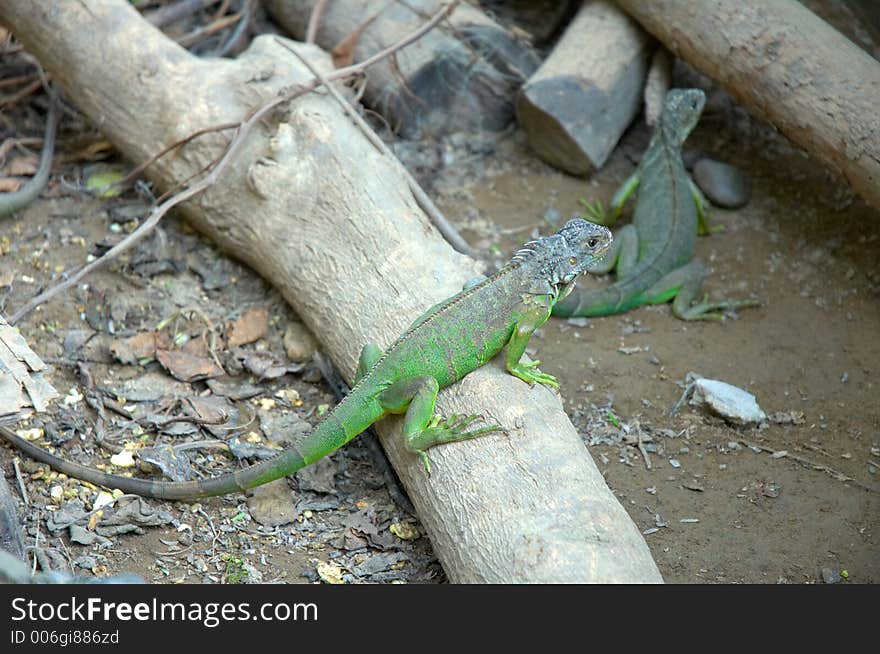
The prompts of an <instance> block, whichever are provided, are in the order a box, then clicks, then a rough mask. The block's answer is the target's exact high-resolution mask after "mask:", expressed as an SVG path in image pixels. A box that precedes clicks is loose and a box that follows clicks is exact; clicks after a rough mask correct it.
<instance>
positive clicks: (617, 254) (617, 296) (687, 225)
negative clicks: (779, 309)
mask: <svg viewBox="0 0 880 654" xmlns="http://www.w3.org/2000/svg"><path fill="white" fill-rule="evenodd" d="M704 104H705V95H704V94H703V92H702V91H701V90H699V89H673V90H671V91H669V93H668V94H667V95H666V101H665V105H664V108H663V113H662V115H661V116H660V121H659V123H658V125H657V128H656V130H655V131H654V135H653V137H652V138H651V143H650V145H649V146H648V149H647V151H646V152H645V155H644V157H642V161H641V162H640V163H639V166H638V168H637V170H636V172H635V173H634V174H633V175H632V176H631V177H630V178H629V179H628V180H627V181H626V182H624V184H623V185H622V186H621V188H620V190H618V191H617V193H616V194H615V195H614V198H613V199H612V201H611V215H610V216H608V217H607V218H606V216H605V215H604V211H602V209H601V205H598V204H597V205H596V206H595V207H593V208H592V215H591V216H590V217H591V218H592V219H593V220H596V221H597V222H600V223H603V224H608V225H610V224H613V222H614V221H616V220H617V218H618V217H619V216H620V210H621V208H622V207H623V204H624V203H625V202H626V200H627V198H629V196H630V195H632V194H633V193H634V192H635V190H636V188H637V187H639V186H641V189H640V190H639V194H638V199H637V200H636V207H635V213H634V214H633V221H632V224H631V225H627V226H626V227H624V228H622V229H621V230H620V231H619V232H618V233H617V235H616V236H615V238H614V245H613V246H612V248H611V250H610V252H609V253H608V254H607V255H606V256H605V258H604V259H603V261H602V262H601V263H600V264H599V265H598V266H594V267H593V268H591V269H590V272H591V273H597V274H601V273H607V272H610V271H611V270H612V269H614V268H615V267H616V268H617V281H616V282H615V283H614V284H611V285H609V286H606V287H605V288H602V289H584V290H580V291H576V292H574V293H572V294H571V295H570V296H569V297H568V298H567V299H566V300H565V301H564V302H560V303H559V304H557V305H556V306H555V307H554V309H553V315H556V316H607V315H610V314H614V313H621V312H624V311H628V310H630V309H634V308H636V307H639V306H642V305H644V304H663V303H665V302H669V301H670V300H672V313H673V314H674V315H675V316H676V317H678V318H680V319H682V320H700V319H707V318H711V319H720V318H721V317H722V315H723V314H722V313H721V311H722V310H724V309H729V308H739V307H750V306H755V305H757V304H758V302H757V301H755V300H722V301H719V302H707V301H706V299H705V297H704V298H703V299H702V300H701V301H700V302H696V303H695V300H696V299H697V296H698V294H699V292H700V287H701V285H702V283H703V278H704V277H705V276H706V268H705V267H704V266H703V264H701V263H700V262H699V261H692V259H693V256H694V250H695V248H696V241H697V234H698V233H700V234H704V233H708V232H709V231H712V230H709V229H708V227H707V226H706V222H705V215H704V206H705V204H706V201H705V199H704V198H703V196H702V193H700V191H699V189H697V187H696V186H695V185H694V183H693V182H692V181H691V179H690V177H689V176H688V173H687V170H686V169H685V167H684V162H683V161H682V158H681V146H682V144H683V143H684V140H685V139H686V138H687V136H688V134H690V132H691V130H692V129H693V128H694V126H695V125H696V124H697V121H698V120H699V118H700V113H701V112H702V110H703V105H704Z"/></svg>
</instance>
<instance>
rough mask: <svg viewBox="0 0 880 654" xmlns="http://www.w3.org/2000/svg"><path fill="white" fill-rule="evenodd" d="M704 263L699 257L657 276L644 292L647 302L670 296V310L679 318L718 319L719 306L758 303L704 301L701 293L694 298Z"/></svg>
mask: <svg viewBox="0 0 880 654" xmlns="http://www.w3.org/2000/svg"><path fill="white" fill-rule="evenodd" d="M705 277H706V267H705V266H704V265H703V264H702V263H700V262H699V261H692V262H691V263H689V264H687V265H685V266H682V267H681V268H678V269H676V270H673V271H672V272H671V273H669V274H668V275H666V276H665V277H663V278H662V279H660V281H658V282H657V283H656V284H654V286H652V287H651V288H650V289H648V290H647V291H646V292H645V294H644V296H645V302H646V303H648V304H662V303H664V302H669V300H672V313H673V314H674V315H675V317H676V318H680V319H681V320H720V319H721V318H722V317H723V315H724V314H723V313H722V310H723V309H739V308H743V307H754V306H758V305H759V304H760V302H758V301H757V300H719V301H717V302H707V301H706V298H705V297H704V298H703V299H702V300H701V301H700V302H696V303H695V300H696V298H697V296H698V295H699V293H700V287H701V286H702V284H703V279H704V278H705Z"/></svg>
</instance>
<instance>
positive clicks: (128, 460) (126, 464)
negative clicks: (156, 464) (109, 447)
mask: <svg viewBox="0 0 880 654" xmlns="http://www.w3.org/2000/svg"><path fill="white" fill-rule="evenodd" d="M110 463H112V464H113V465H115V466H116V467H118V468H133V467H134V457H133V456H132V455H131V450H122V451H121V452H118V453H116V454H114V455H113V456H111V457H110Z"/></svg>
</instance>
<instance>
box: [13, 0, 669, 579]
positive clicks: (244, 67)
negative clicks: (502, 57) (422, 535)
mask: <svg viewBox="0 0 880 654" xmlns="http://www.w3.org/2000/svg"><path fill="white" fill-rule="evenodd" d="M0 23H2V24H3V25H5V26H6V27H8V28H10V29H11V30H12V31H13V32H14V33H15V35H16V36H17V37H18V38H19V39H20V40H21V41H22V42H23V43H24V44H25V47H26V48H27V49H28V51H29V52H30V53H31V54H33V55H34V56H36V57H37V58H38V59H39V60H40V62H41V63H42V64H43V66H44V67H45V69H46V70H47V71H49V72H50V73H51V74H52V76H53V79H55V80H57V81H58V83H59V84H60V85H61V86H62V87H63V88H64V90H65V92H66V94H67V97H68V98H69V99H70V100H72V101H73V102H74V103H75V104H76V105H77V106H78V107H79V109H80V110H81V111H83V112H84V113H85V114H86V115H88V116H90V117H91V119H92V120H93V121H94V122H95V123H96V124H98V125H99V126H100V127H101V128H102V130H103V131H104V132H105V134H106V135H107V137H108V138H109V139H110V140H111V141H113V142H114V143H115V144H116V145H117V147H119V148H120V150H121V151H122V152H123V153H125V155H126V156H128V157H129V158H130V159H131V160H133V161H136V162H140V161H143V160H145V159H147V158H148V157H149V156H150V155H151V154H152V153H154V152H156V151H159V150H160V149H161V148H162V147H163V146H165V145H168V144H170V143H174V142H177V141H178V140H180V139H181V138H183V137H185V136H187V135H189V134H191V133H193V132H195V131H196V130H199V129H202V128H205V127H207V126H210V125H214V124H219V123H228V122H231V121H236V120H239V119H241V117H242V116H243V115H244V114H245V113H246V112H247V110H248V109H249V108H250V107H252V106H254V105H256V104H259V103H260V102H261V101H264V100H267V99H269V98H272V97H274V96H275V95H276V94H277V93H278V92H279V90H281V89H285V88H289V87H290V86H291V85H292V84H296V83H298V82H305V81H307V80H308V79H310V78H311V76H310V74H309V73H308V71H307V70H306V68H305V67H304V66H303V64H302V63H301V61H300V60H299V59H297V58H296V57H295V56H293V55H292V54H291V52H290V51H289V50H288V49H287V48H288V47H289V48H293V49H296V51H297V52H299V53H300V54H301V55H302V56H303V57H306V58H308V59H309V60H310V61H312V62H314V63H315V65H316V66H318V68H319V69H320V70H322V71H328V70H330V65H329V62H328V60H327V58H326V56H325V55H324V53H322V52H321V51H319V50H318V49H317V48H316V47H313V46H307V45H303V44H296V43H293V42H287V41H286V40H284V39H280V38H279V37H274V36H265V37H260V38H258V39H256V40H255V41H254V42H253V44H252V46H251V47H250V48H249V49H248V50H247V51H246V52H244V53H243V54H242V55H241V56H239V57H238V58H237V59H236V60H227V59H213V60H199V59H197V58H194V57H193V56H191V55H190V54H189V53H187V52H186V51H185V50H183V49H182V48H180V47H179V46H178V45H177V44H175V43H173V42H171V41H169V40H168V39H167V38H165V37H164V36H163V35H162V34H161V33H160V32H158V31H157V30H156V29H154V28H153V27H152V26H150V25H149V24H148V23H147V22H146V21H145V20H143V19H142V18H141V17H140V16H139V15H138V14H137V12H136V11H134V10H133V9H132V8H131V7H130V6H129V5H128V3H126V2H124V0H80V2H76V3H66V4H64V5H59V4H57V3H55V2H54V1H53V0H41V1H35V2H31V3H4V4H0ZM282 42H283V43H282ZM285 45H286V47H285ZM278 114H280V115H278ZM223 142H224V141H223V138H222V137H221V136H218V135H217V134H211V135H208V136H206V137H204V138H200V139H197V140H194V141H192V142H190V143H188V144H187V145H186V146H184V147H183V148H182V149H181V150H180V151H179V152H178V153H177V155H176V156H173V157H166V158H164V159H161V160H160V161H159V162H158V163H157V164H156V165H155V166H153V167H151V169H150V171H149V174H150V176H151V177H152V179H153V180H154V182H155V183H156V184H157V185H158V186H159V187H161V188H171V187H173V186H175V184H177V183H178V182H180V181H181V180H185V179H188V178H189V177H190V176H191V175H192V174H194V173H196V172H197V171H199V170H201V169H202V168H203V167H204V166H205V165H206V164H208V163H209V162H211V161H213V160H214V159H215V158H216V157H217V155H218V153H219V151H220V149H221V148H222V145H223ZM181 207H182V209H181V210H182V212H183V214H184V215H185V216H186V218H187V219H188V220H189V222H190V223H191V224H192V225H193V226H194V227H196V228H197V229H199V230H200V231H202V232H203V233H205V234H207V235H208V236H210V237H211V238H212V239H214V241H215V242H216V243H217V244H218V245H219V246H220V247H221V248H222V249H224V250H225V251H227V252H229V253H230V254H232V255H233V256H235V257H238V258H239V259H241V260H242V261H244V262H246V263H247V264H249V265H250V266H252V267H253V268H254V269H255V270H256V271H258V272H259V273H260V274H262V275H263V276H264V277H265V278H266V279H267V280H269V281H270V282H271V283H273V284H274V285H275V286H276V287H277V288H278V289H279V291H280V292H281V293H282V294H283V296H284V297H285V299H286V300H287V301H288V302H289V303H290V304H291V305H292V306H293V307H294V309H295V310H296V311H297V313H298V314H299V316H300V317H301V318H302V320H303V322H305V323H306V324H307V325H308V326H309V327H310V329H311V330H312V331H313V332H314V333H315V334H317V335H319V340H320V341H321V343H322V345H323V347H324V348H325V349H326V351H327V352H328V353H329V354H330V356H331V358H332V359H333V361H334V362H335V364H336V366H337V367H338V368H339V369H340V370H341V371H342V372H343V374H345V376H346V377H347V378H348V379H349V380H350V379H351V378H352V376H353V374H354V371H355V368H356V362H357V357H358V354H359V350H360V347H361V344H362V343H364V342H367V341H372V342H376V343H378V344H379V345H380V346H381V345H388V344H389V343H391V342H392V341H393V339H394V338H395V337H396V336H397V335H398V334H399V333H401V332H402V331H403V330H404V329H405V328H406V327H407V326H408V325H409V324H410V323H411V322H412V320H413V318H414V317H416V316H418V315H420V314H421V313H422V312H423V311H424V310H425V309H426V308H428V307H429V306H431V305H433V304H435V303H436V302H437V301H439V300H442V299H443V298H445V297H447V296H449V295H450V294H452V293H453V292H455V291H456V290H457V289H459V288H461V285H462V283H463V282H464V281H465V280H466V279H468V278H469V277H471V276H473V274H474V272H476V269H477V266H476V265H475V263H474V262H473V260H471V259H470V258H468V257H466V256H464V255H460V254H458V253H456V252H455V251H454V250H452V248H451V247H450V246H449V245H448V244H447V243H446V242H445V241H444V240H443V239H442V238H440V236H439V235H438V234H437V232H436V231H435V230H434V229H433V227H432V226H431V224H430V222H429V221H428V219H427V218H426V216H425V215H424V214H423V213H422V211H421V210H420V209H419V208H418V206H417V204H416V202H415V200H414V199H413V197H412V194H411V193H410V191H409V189H408V186H407V184H406V182H405V181H404V178H403V176H402V175H401V169H400V164H399V162H398V161H397V160H396V159H393V158H391V157H388V156H387V155H383V154H382V153H380V152H379V150H378V149H376V148H375V147H374V146H373V145H371V144H370V142H369V141H368V140H367V139H366V138H365V137H364V135H363V133H362V132H360V131H359V130H358V128H357V127H356V126H355V125H354V124H353V123H352V122H351V121H350V120H349V119H348V117H347V116H346V115H345V113H344V112H343V110H342V109H341V108H340V107H339V105H338V104H336V103H335V101H334V100H333V99H332V98H330V97H328V96H327V95H326V94H317V93H313V94H310V95H306V96H304V97H301V98H299V99H297V100H296V101H295V102H293V103H292V104H291V105H290V106H289V107H288V108H287V111H286V113H285V112H282V111H280V110H279V111H277V112H276V115H274V116H272V117H271V118H270V117H268V116H267V117H266V118H265V119H264V121H263V122H262V123H261V128H260V129H256V130H254V131H253V132H252V133H251V134H250V135H249V138H248V141H247V142H246V143H245V144H244V146H243V147H242V148H241V149H240V150H239V153H238V157H237V158H236V159H235V160H233V161H232V162H231V163H230V165H229V167H228V168H227V169H226V171H225V172H224V173H223V175H222V176H221V177H220V179H219V183H218V184H216V185H214V186H212V187H211V188H209V189H208V190H207V191H205V192H204V193H203V194H201V195H199V196H197V197H195V198H194V199H192V200H190V201H188V202H187V203H185V204H183V205H181ZM438 410H439V411H441V412H443V413H444V414H446V415H448V414H450V413H466V414H469V413H480V414H482V415H484V416H485V417H486V419H487V420H488V421H490V422H498V423H500V424H502V425H505V426H508V427H509V429H510V431H509V434H508V435H488V436H486V437H484V438H479V439H475V440H473V441H468V442H463V443H454V444H449V445H446V446H443V447H438V448H434V450H432V452H431V458H432V462H433V472H432V474H431V476H430V477H428V476H427V475H425V472H424V469H423V468H422V466H421V462H420V460H419V458H418V457H415V456H412V455H411V454H410V453H409V452H407V451H405V449H404V447H403V443H402V439H401V437H400V420H399V419H388V420H383V421H380V423H378V424H377V431H379V433H380V436H381V439H382V443H383V446H384V447H385V449H386V451H387V452H388V455H389V458H390V460H391V462H392V464H393V465H394V468H395V469H396V470H397V472H398V474H399V476H400V478H401V480H402V482H403V484H404V486H405V487H406V489H407V491H408V493H409V495H410V497H411V499H412V500H413V504H414V505H415V507H416V509H417V511H418V513H419V516H420V519H421V521H422V524H423V525H424V526H425V528H426V530H427V532H428V534H429V536H430V538H431V541H432V543H433V546H434V549H435V552H436V553H437V556H438V558H439V559H440V561H441V563H442V564H443V566H444V569H445V570H446V572H447V575H448V576H449V578H450V579H451V580H452V581H456V582H545V583H546V582H587V581H589V582H659V581H662V579H661V577H660V574H659V572H658V570H657V567H656V565H655V563H654V561H653V560H652V558H651V555H650V552H649V551H648V548H647V546H646V544H645V541H644V539H643V537H642V535H641V534H640V533H639V531H638V529H637V528H636V526H635V525H634V524H633V522H632V521H631V520H630V518H629V516H628V515H627V513H626V511H625V510H624V509H623V507H622V506H621V505H620V504H619V503H618V501H617V500H616V498H615V497H614V495H613V494H612V493H611V491H610V490H609V489H608V487H607V486H606V485H605V482H604V479H603V477H602V474H601V473H600V472H599V470H598V469H597V468H596V466H595V464H594V463H593V461H592V459H591V458H590V456H589V453H588V452H587V450H586V448H585V447H584V444H583V442H582V440H581V438H580V436H579V435H578V433H577V432H576V431H575V429H574V427H573V426H572V424H571V423H570V422H569V420H568V418H567V417H566V415H565V412H564V411H563V409H562V406H561V403H560V401H559V398H558V397H557V396H556V395H554V394H553V393H551V392H550V391H548V390H547V389H546V388H543V387H529V386H528V385H526V384H524V383H522V382H521V381H519V380H517V379H515V378H514V377H512V376H511V375H509V374H507V373H506V372H505V371H503V370H502V369H501V368H500V367H498V366H497V365H495V364H490V365H487V366H484V367H483V368H480V369H479V370H477V371H476V372H475V373H472V374H471V375H469V376H468V377H466V378H465V379H464V380H463V381H462V382H461V383H459V384H457V385H455V386H453V387H451V388H449V389H445V390H444V391H443V392H441V394H440V397H439V399H438Z"/></svg>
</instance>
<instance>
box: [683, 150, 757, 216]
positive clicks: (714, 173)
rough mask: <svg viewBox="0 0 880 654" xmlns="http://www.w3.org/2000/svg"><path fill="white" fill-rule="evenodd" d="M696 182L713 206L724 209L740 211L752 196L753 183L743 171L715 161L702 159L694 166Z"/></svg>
mask: <svg viewBox="0 0 880 654" xmlns="http://www.w3.org/2000/svg"><path fill="white" fill-rule="evenodd" d="M694 181H695V182H696V183H697V186H699V187H700V190H701V191H703V193H705V194H706V197H707V198H709V200H711V202H712V204H714V205H717V206H719V207H723V208H724V209H738V208H739V207H742V206H744V205H745V204H746V203H747V202H748V201H749V198H750V197H751V196H752V182H751V180H750V179H749V177H748V175H746V174H745V173H744V172H743V171H741V170H740V169H739V168H736V167H735V166H731V165H730V164H726V163H723V162H721V161H715V160H714V159H708V158H707V159H700V160H699V161H698V162H697V163H696V164H694Z"/></svg>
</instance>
